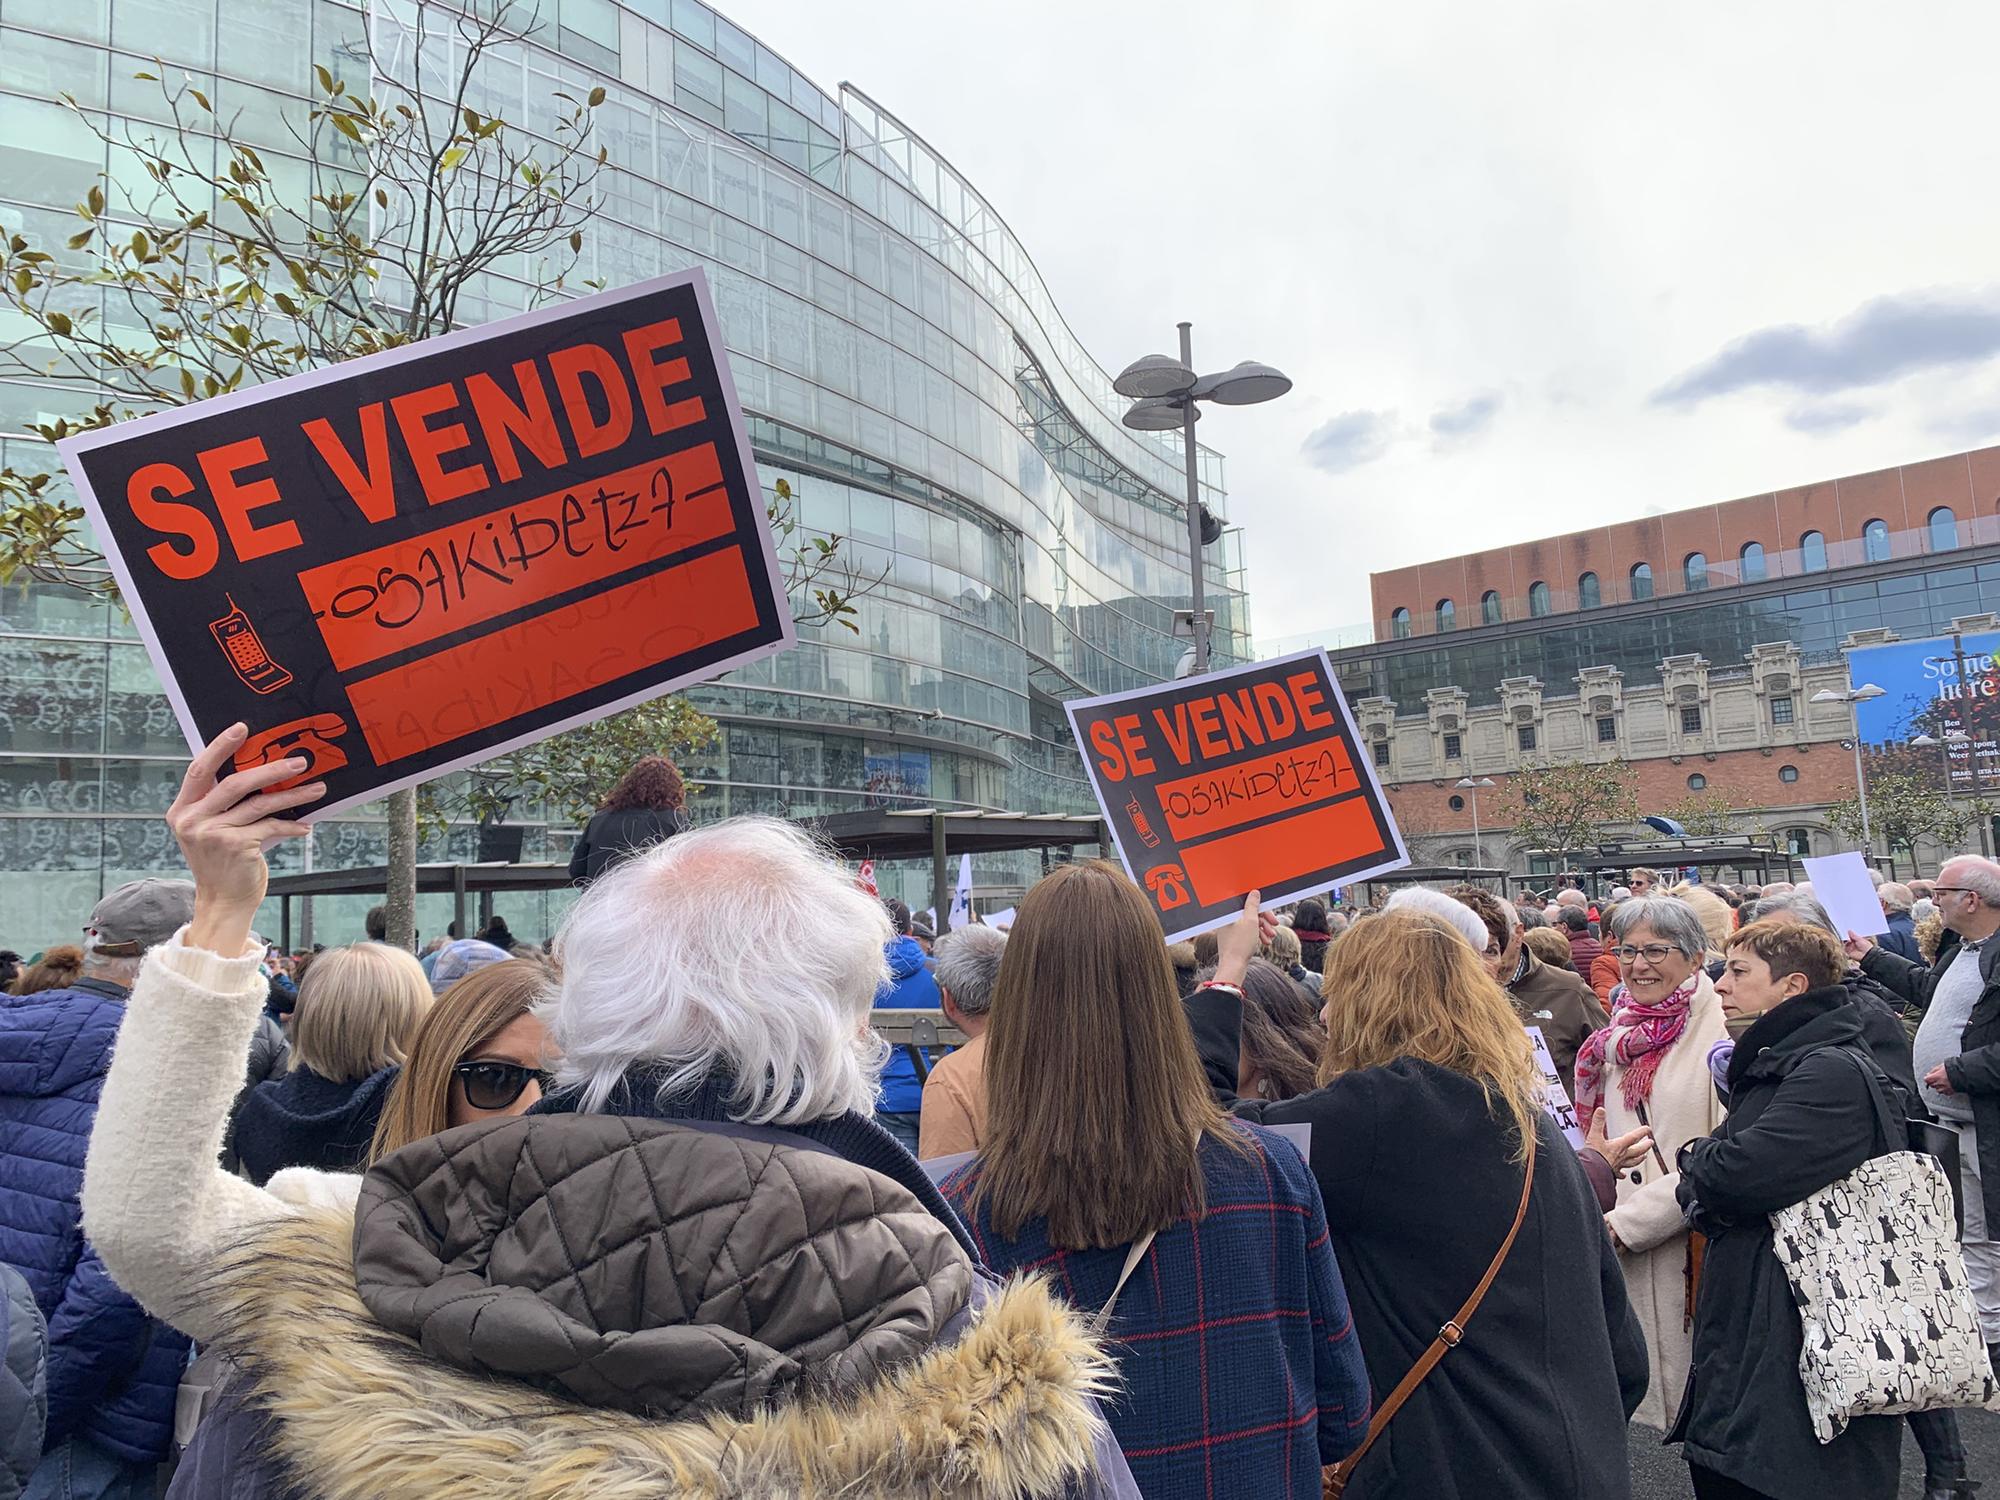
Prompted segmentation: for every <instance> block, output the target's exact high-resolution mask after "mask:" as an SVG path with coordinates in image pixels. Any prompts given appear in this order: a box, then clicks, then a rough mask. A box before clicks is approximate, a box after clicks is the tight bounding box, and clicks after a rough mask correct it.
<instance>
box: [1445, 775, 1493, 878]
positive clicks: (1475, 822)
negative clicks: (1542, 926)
mask: <svg viewBox="0 0 2000 1500" xmlns="http://www.w3.org/2000/svg"><path fill="white" fill-rule="evenodd" d="M1453 785H1455V786H1458V787H1460V788H1462V789H1464V790H1465V791H1468V792H1470V793H1472V862H1473V863H1474V864H1476V865H1478V866H1479V868H1480V869H1482V870H1483V869H1485V868H1486V846H1485V845H1484V844H1483V843H1481V842H1480V839H1479V789H1480V788H1481V787H1483V786H1492V785H1494V781H1493V778H1492V777H1491V776H1482V777H1480V778H1479V779H1478V780H1477V781H1474V780H1473V779H1472V778H1471V777H1470V776H1461V777H1459V778H1458V780H1457V781H1456V782H1454V783H1453ZM1503 894H1504V891H1503Z"/></svg>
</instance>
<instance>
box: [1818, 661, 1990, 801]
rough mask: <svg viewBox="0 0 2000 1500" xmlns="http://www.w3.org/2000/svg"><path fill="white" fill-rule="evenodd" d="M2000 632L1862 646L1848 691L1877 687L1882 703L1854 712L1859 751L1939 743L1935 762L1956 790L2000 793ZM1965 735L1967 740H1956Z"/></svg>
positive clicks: (1851, 666)
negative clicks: (1926, 739)
mask: <svg viewBox="0 0 2000 1500" xmlns="http://www.w3.org/2000/svg"><path fill="white" fill-rule="evenodd" d="M1996 653H2000V631H1983V632H1979V633H1976V634H1969V635H1958V636H1949V635H1945V636H1934V637H1931V638H1930V639H1927V640H1921V641H1892V642H1890V643H1889V644H1887V645H1881V646H1860V647H1856V648H1855V649H1854V650H1852V651H1849V652H1848V653H1847V668H1848V683H1849V686H1850V687H1856V688H1858V687H1862V686H1864V685H1866V684H1869V683H1873V684H1874V685H1875V686H1876V687H1879V688H1881V689H1882V696H1881V697H1879V698H1871V699H1869V700H1867V701H1866V702H1862V703H1857V704H1855V706H1854V710H1855V723H1856V724H1857V725H1858V726H1859V728H1860V731H1861V743H1862V744H1863V745H1865V746H1866V747H1868V748H1869V749H1870V750H1873V751H1877V752H1880V751H1884V750H1894V749H1899V748H1902V747H1906V746H1908V744H1909V743H1910V741H1911V740H1913V739H1915V738H1917V736H1919V735H1929V736H1930V737H1931V738H1932V739H1934V740H1936V741H1938V747H1937V748H1936V749H1935V750H1932V751H1931V752H1930V754H1932V755H1934V756H1936V757H1938V762H1937V763H1938V766H1939V770H1940V773H1941V772H1942V768H1943V767H1944V765H1946V764H1949V765H1950V767H1951V789H1952V790H1953V791H1954V792H1971V791H1974V790H1976V789H1977V786H1978V785H1979V784H1981V783H1983V784H1984V785H1985V786H1986V787H1987V789H1989V790H1995V789H2000V663H1996V660H1995V657H1996ZM1959 734H1963V735H1964V736H1965V737H1966V738H1965V739H1963V740H1957V739H1954V738H1953V736H1955V735H1959Z"/></svg>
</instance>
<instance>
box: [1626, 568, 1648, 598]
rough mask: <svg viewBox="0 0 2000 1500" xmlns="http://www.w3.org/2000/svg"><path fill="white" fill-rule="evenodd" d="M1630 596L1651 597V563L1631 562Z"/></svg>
mask: <svg viewBox="0 0 2000 1500" xmlns="http://www.w3.org/2000/svg"><path fill="white" fill-rule="evenodd" d="M1631 579H1632V597H1633V598H1634V599H1650V598H1652V597H1653V565H1652V564H1651V563H1633V564H1632V573H1631Z"/></svg>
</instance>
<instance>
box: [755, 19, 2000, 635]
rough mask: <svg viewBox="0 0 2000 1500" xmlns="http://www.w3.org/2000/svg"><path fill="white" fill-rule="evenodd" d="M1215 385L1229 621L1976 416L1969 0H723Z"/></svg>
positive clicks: (1988, 313) (1977, 300) (1957, 443)
mask: <svg viewBox="0 0 2000 1500" xmlns="http://www.w3.org/2000/svg"><path fill="white" fill-rule="evenodd" d="M721 3H722V7H723V9H724V11H725V12H726V13H728V14H730V15H731V16H733V17H734V18H735V19H736V20H737V21H738V22H739V23H740V24H742V25H744V26H746V27H748V28H749V29H750V30H752V31H754V32H756V33H758V34H759V35H760V36H761V37H762V38H763V39H764V40H765V41H766V43H768V44H770V45H772V46H774V47H775V48H776V49H777V50H779V51H780V52H782V53H784V54H785V55H786V56H787V57H788V58H789V59H790V60H791V61H792V62H793V63H794V64H795V65H796V66H798V67H799V68H801V69H802V70H804V71H805V72H807V73H808V74H810V75H811V76H812V77H814V78H815V79H816V80H817V81H819V82H820V83H821V84H823V85H825V86H827V87H829V88H831V87H833V86H835V85H836V84H838V83H839V82H840V81H841V80H843V79H845V80H848V81H851V82H853V83H855V84H856V85H857V86H859V87H861V88H862V89H864V90H866V91H867V92H869V93H870V94H872V95H873V96H874V97H875V98H877V99H879V100H880V101H881V102H882V103H883V104H884V105H885V106H886V107H887V108H889V109H890V110H892V111H894V112H895V113H897V114H898V115H900V116H901V117H902V118H903V119H904V120H906V121H907V122H908V123H909V124H910V126H911V127H912V128H913V129H914V130H916V131H917V133H918V134H920V135H922V136H924V137H925V138H926V139H927V140H928V141H930V143H931V144H932V145H933V146H935V147H936V148H937V149H938V150H940V151H941V152H943V153H944V155H945V156H947V157H948V158H950V159H951V161H952V162H953V163H954V164H955V165H957V166H958V168H959V169H960V170H961V171H962V172H964V173H965V175H966V176H967V177H968V178H970V179H971V180H972V182H973V183H974V184H976V185H977V186H978V187H979V188H980V189H981V191H982V192H984V193H985V195H986V196H987V198H988V199H989V200H990V201H991V202H992V203H993V204H994V206H995V207H996V208H998V209H999V211H1000V212H1001V214H1002V215H1003V216H1005V218H1006V219H1007V220H1008V222H1009V223H1010V224H1011V225H1012V226H1013V228H1014V230H1015V231H1016V233H1017V234H1018V235H1019V236H1020V237H1021V239H1022V241H1023V243H1024V244H1026V246H1027V247H1028V250H1029V253H1030V254H1031V255H1033V256H1034V257H1035V259H1036V261H1037V263H1038V264H1039V265H1040V267H1041V269H1042V272H1043V274H1044V276H1045V277H1046V278H1047V280H1048V282H1049V284H1050V285H1051V287H1052V288H1053V289H1054V292H1055V296H1056V299H1057V301H1058V302H1059V303H1060V304H1061V306H1062V307H1063V309H1064V310H1065V313H1066V315H1067V317H1068V320H1069V322H1070V326H1071V327H1072V328H1074V329H1075V330H1076V332H1077V334H1078V335H1079V336H1080V337H1081V338H1082V339H1083V341H1084V343H1085V344H1086V346H1088V347H1089V348H1090V349H1091V350H1093V351H1094V352H1095V353H1096V355H1097V357H1098V359H1099V361H1100V362H1101V363H1103V364H1105V365H1106V366H1107V367H1109V368H1111V369H1114V370H1115V369H1117V368H1118V367H1120V366H1121V365H1122V364H1123V363H1124V362H1125V361H1126V360H1127V359H1128V358H1130V357H1131V356H1133V355H1135V354H1138V353H1141V352H1145V351H1148V350H1153V349H1167V348H1169V347H1171V340H1172V338H1173V333H1174V329H1173V325H1174V323H1175V321H1176V320H1178V319H1180V318H1188V319H1190V320H1192V321H1193V323H1194V325H1195V352H1196V361H1197V363H1198V364H1200V365H1202V366H1203V367H1204V368H1218V367H1221V366H1224V365H1227V364H1232V363H1234V362H1235V361H1237V360H1238V359H1242V358H1257V359H1262V360H1266V361H1268V362H1270V363H1272V364H1276V365H1278V366H1279V367H1280V368H1282V369H1284V370H1286V371H1287V372H1288V373H1289V374H1291V375H1292V377H1293V378H1294V380H1295V381H1296V382H1297V386H1296V388H1295V389H1294V391H1293V392H1292V394H1291V395H1290V396H1288V397H1286V398H1285V399H1284V400H1283V401H1280V402H1276V403H1273V404H1271V405H1269V406H1265V407H1260V408H1252V409H1238V410H1234V411H1229V410H1221V411H1216V412H1215V413H1214V414H1213V415H1212V416H1211V417H1210V418H1209V419H1207V420H1205V421H1204V422H1203V424H1202V428H1203V436H1204V438H1205V439H1206V440H1207V441H1209V442H1211V443H1213V444H1214V445H1215V446H1216V447H1218V448H1220V449H1221V450H1222V451H1223V452H1224V453H1226V454H1227V455H1228V460H1229V480H1230V486H1229V487H1230V490H1231V495H1232V503H1231V513H1232V515H1233V517H1234V518H1235V519H1236V520H1238V521H1240V522H1241V523H1242V524H1243V525H1244V526H1245V528H1246V530H1247V535H1248V539H1249V555H1250V565H1251V587H1252V596H1253V617H1254V620H1255V623H1256V627H1257V633H1258V637H1259V640H1260V642H1264V643H1268V642H1270V641H1273V640H1277V639H1280V638H1284V637H1290V636H1294V635H1299V634H1303V633H1308V632H1314V633H1319V632H1334V631H1345V630H1351V629H1352V628H1353V627H1356V626H1358V625H1360V624H1361V622H1364V621H1365V620H1366V618H1367V616H1368V613H1369V608H1368V588H1367V585H1368V574H1369V572H1370V571H1371V570H1374V569H1379V568H1388V567H1395V566H1400V565H1402V564H1406V563H1411V562H1418V561H1421V560H1423V559H1425V558H1431V557H1438V556H1447V555H1450V554H1452V553H1456V552H1462V551H1468V550H1472V549H1475V548H1480V547H1487V546H1493V545H1497V544H1500V543H1504V542H1510V541H1519V540H1525V539H1527V538H1531V537H1536V536H1543V535H1549V534H1552V533H1555V532H1558V531H1567V530H1572V529H1574V528H1576V527H1579V526H1585V525H1589V524H1592V523H1594V522H1598V521H1605V520H1621V519H1627V518H1630V517H1634V516H1640V515H1645V514H1649V513H1656V512H1658V511H1662V510H1672V509H1680V508H1683V507H1686V506H1692V505H1698V504H1703V503H1707V502H1710V501H1716V500H1725V499H1731V498H1734V497H1736V496H1739V495H1746V494H1755V493H1759V492H1763V491H1768V490H1771V489H1774V488H1777V487H1780V486H1784V485H1789V484H1796V483H1802V482H1805V481H1807V480H1812V479H1818V478H1825V477H1830V476H1832V475H1836V474H1844V473H1852V472H1855V471H1858V470H1864V469H1871V468H1880V467H1883V466H1886V465H1890V464H1894V463H1898V462H1902V461H1906V460H1911V459H1916V458H1922V457H1927V456H1931V455H1935V454H1940V453H1948V452H1953V451H1956V450H1958V449H1961V448H1965V447H1971V446H1977V445H1980V444H1983V443H1987V442H1992V441H1996V440H2000V124H1996V114H2000V106H1996V105H1995V104H1994V102H1993V98H1992V90H1991V86H1990V85H1991V78H1992V60H1993V59H1994V57H1995V56H1996V55H2000V7H1995V6H1991V5H1983V4H1959V3H1949V0H1939V3H1934V4H1931V5H1927V6H1924V7H1918V8H1908V7H1892V6H1889V5H1886V4H1865V5H1864V4H1851V3H1846V0H1811V3H1803V0H1759V3H1758V4H1755V5H1744V4H1740V3H1734V4H1718V3H1710V0H1694V3H1692V4H1689V5H1683V6H1676V7H1667V8H1664V9H1662V8H1659V7H1650V8H1649V7H1634V6H1626V5H1603V4H1597V3H1583V0H1578V3H1567V0H1564V3H1554V0H1516V3H1514V4H1510V5H1478V4H1473V3H1470V0H1459V3H1450V4H1447V3H1442V0H1401V3H1398V4H1396V5H1369V6H1362V5H1353V4H1326V3H1296V4H1281V3H1277V0H1237V3H1236V4H1233V5H1230V6H1221V5H1214V4H1202V5H1193V4H1186V3H1177V0H1154V3H1151V4H1147V5H1143V6H1141V5H1133V4H1128V3H1113V0H1085V3H1082V4H1079V3H1077V0H1010V3H1007V4H1005V5H1000V6H990V5H976V6H975V5H971V4H965V5H957V4H944V5H940V4H938V3H936V0H842V3H840V4H829V3H827V0H721Z"/></svg>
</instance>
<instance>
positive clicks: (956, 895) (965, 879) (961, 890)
mask: <svg viewBox="0 0 2000 1500" xmlns="http://www.w3.org/2000/svg"><path fill="white" fill-rule="evenodd" d="M950 920H951V930H952V931H953V932H956V931H958V929H959V928H961V927H964V926H967V925H969V924H970V923H971V921H972V856H971V855H970V854H961V855H959V857H958V889H957V890H955V891H953V892H952V893H951V919H950Z"/></svg>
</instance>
